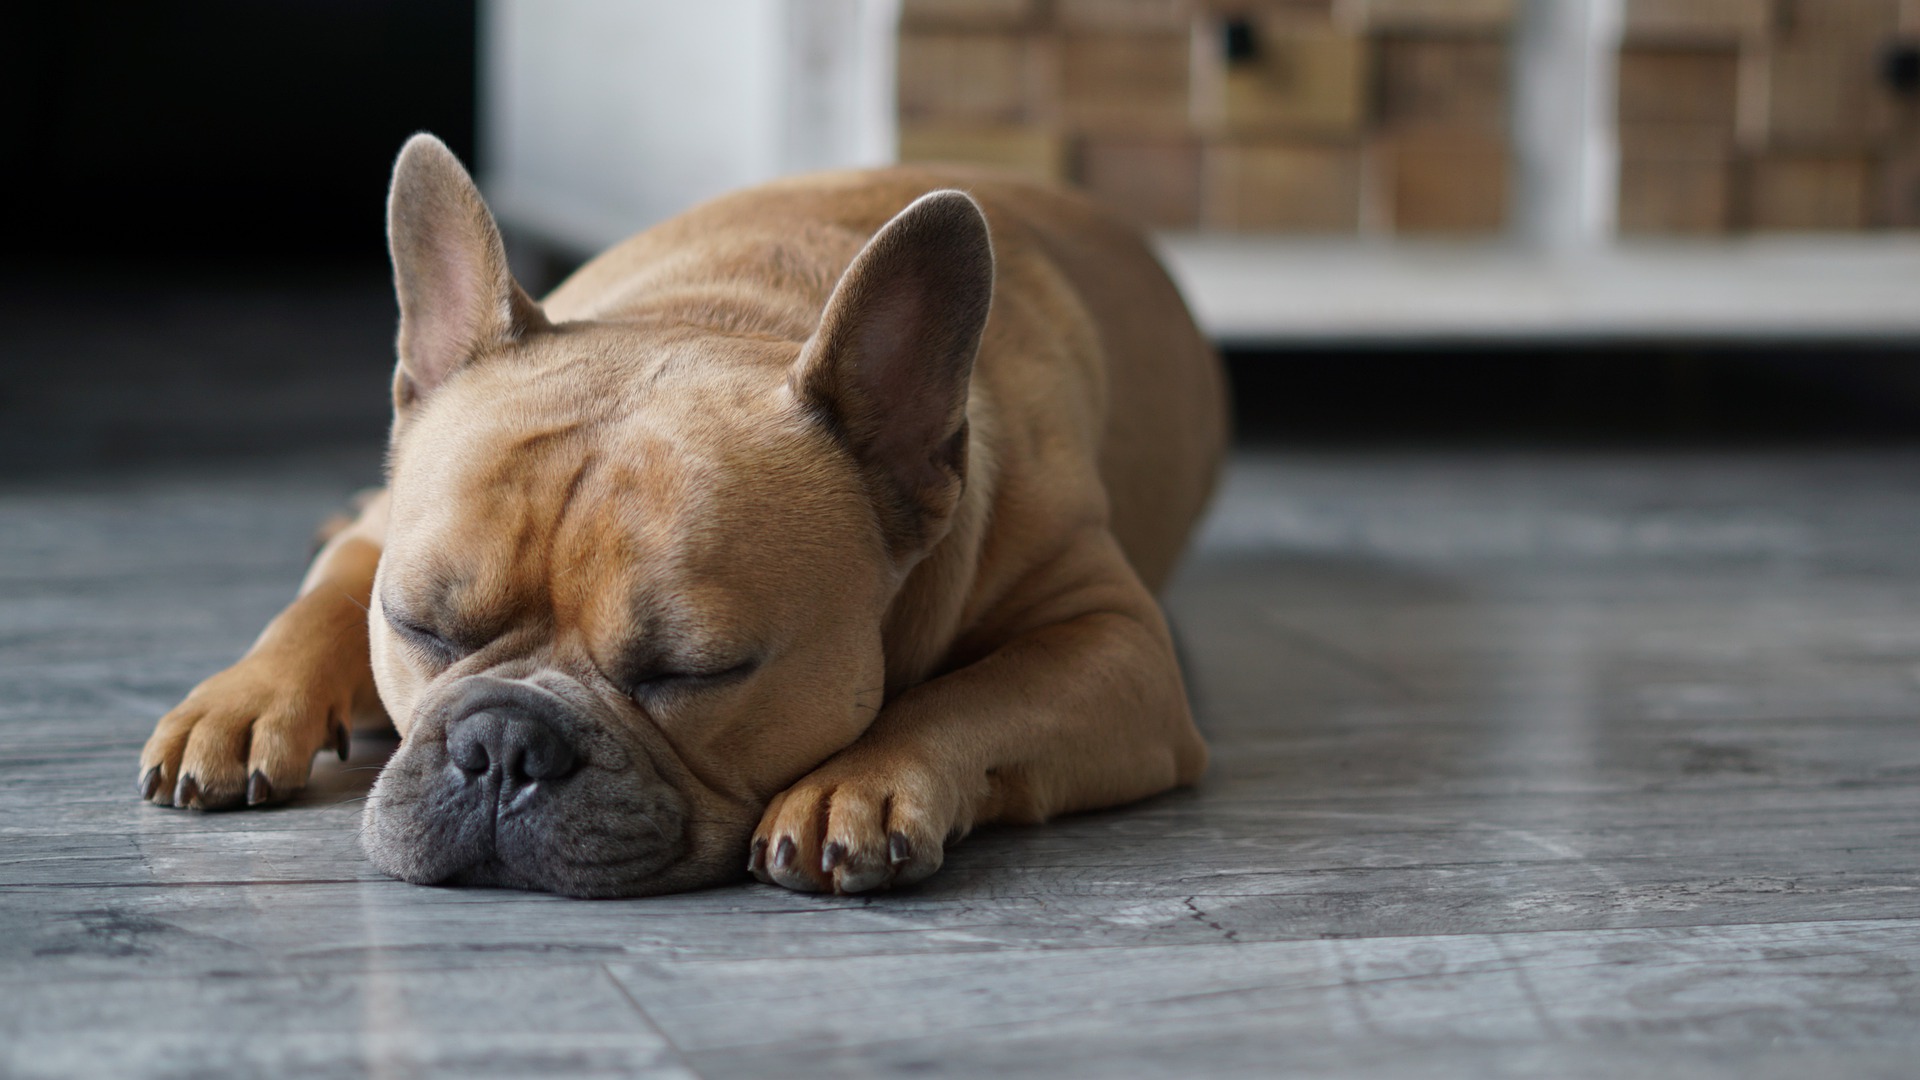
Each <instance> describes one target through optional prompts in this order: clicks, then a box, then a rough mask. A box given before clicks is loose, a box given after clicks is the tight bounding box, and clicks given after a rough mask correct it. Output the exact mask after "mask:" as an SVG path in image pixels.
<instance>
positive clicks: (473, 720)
mask: <svg viewBox="0 0 1920 1080" xmlns="http://www.w3.org/2000/svg"><path fill="white" fill-rule="evenodd" d="M447 757H448V759H449V760H451V761H452V762H453V764H454V765H455V766H456V767H458V768H459V769H460V770H461V771H462V772H464V773H466V774H467V775H468V776H470V777H479V776H483V775H486V774H487V773H489V772H491V773H495V774H496V775H497V778H498V779H500V780H502V781H504V782H506V783H509V784H527V783H532V782H533V781H536V780H558V779H560V778H561V777H563V776H566V775H568V774H569V773H571V772H573V770H574V767H575V766H576V765H577V764H578V763H579V761H578V758H577V756H576V755H575V754H574V751H573V747H572V746H570V745H568V744H567V741H566V740H565V739H563V738H561V737H560V734H559V733H558V732H556V731H554V730H553V728H552V727H551V726H549V725H548V724H547V723H546V722H545V721H543V720H541V719H539V718H538V717H536V716H533V715H532V714H530V713H526V712H523V711H521V710H519V709H491V710H487V711H483V712H476V713H472V714H470V715H468V716H466V717H463V718H462V719H461V720H459V721H458V722H457V723H455V724H454V725H453V727H452V729H451V730H449V731H448V733H447Z"/></svg>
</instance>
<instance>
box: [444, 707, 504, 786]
mask: <svg viewBox="0 0 1920 1080" xmlns="http://www.w3.org/2000/svg"><path fill="white" fill-rule="evenodd" d="M505 726H506V725H505V724H503V723H502V722H501V720H500V718H499V717H498V716H495V715H494V714H492V713H490V712H480V713H474V714H472V715H470V716H467V717H465V718H463V719H462V720H461V721H460V722H459V723H457V724H455V725H454V726H453V730H452V731H450V732H448V733H447V757H448V758H450V759H451V760H452V761H453V763H454V765H456V766H458V767H459V769H460V771H462V772H464V773H468V774H470V775H475V776H477V775H479V774H481V773H484V772H486V771H487V770H489V769H491V768H493V763H494V762H495V761H497V760H499V750H500V744H501V738H500V736H501V729H502V728H504V727H505Z"/></svg>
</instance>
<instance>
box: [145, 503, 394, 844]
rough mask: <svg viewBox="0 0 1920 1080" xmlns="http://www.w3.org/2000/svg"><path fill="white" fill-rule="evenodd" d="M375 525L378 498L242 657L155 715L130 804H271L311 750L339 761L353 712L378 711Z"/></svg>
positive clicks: (378, 529)
mask: <svg viewBox="0 0 1920 1080" xmlns="http://www.w3.org/2000/svg"><path fill="white" fill-rule="evenodd" d="M386 521H387V497H386V493H385V492H380V493H379V494H376V495H374V496H372V497H371V498H369V499H368V500H366V502H365V504H364V505H363V506H362V507H361V509H360V514H359V516H358V517H357V518H356V519H354V520H353V521H352V523H351V524H346V525H344V526H343V527H339V528H337V529H336V530H335V531H334V532H333V534H332V535H331V537H329V538H328V539H327V541H326V543H325V544H324V545H323V546H322V547H321V549H320V552H319V554H318V555H316V556H315V557H314V560H313V565H312V567H311V568H309V569H308V571H307V577H306V580H305V581H304V582H302V583H301V586H300V594H299V596H298V597H297V598H296V599H295V600H294V601H293V603H292V604H290V605H288V607H287V609H286V610H285V611H282V612H281V613H280V614H279V615H277V616H275V617H274V620H273V621H272V622H270V623H268V624H267V628H266V629H265V630H263V631H261V633H260V637H259V639H258V640H256V641H255V642H254V643H253V647H252V648H250V649H248V650H247V653H246V655H245V656H243V657H241V658H240V660H239V662H238V663H236V664H234V665H233V666H232V667H230V668H228V669H227V670H225V671H222V672H221V673H220V674H218V675H215V676H213V677H212V678H210V679H208V680H207V681H205V682H203V683H201V684H200V685H199V686H196V687H194V688H193V691H192V692H191V693H189V694H188V695H187V698H186V700H185V701H182V702H181V703H180V704H179V705H177V706H175V707H174V709H173V711H172V712H169V713H168V714H167V715H165V716H163V717H161V718H160V723H159V725H158V726H157V727H156V728H155V729H154V732H153V737H152V738H150V739H148V740H147V747H146V749H145V750H144V751H142V752H141V754H140V781H139V783H140V795H141V797H142V798H145V799H150V800H152V801H154V802H157V803H159V804H160V805H162V806H190V807H195V808H198V809H205V810H211V809H215V808H219V807H228V806H239V805H249V806H251V805H256V804H260V803H269V802H277V801H279V800H281V799H284V798H286V797H287V796H289V795H291V794H293V793H294V792H296V791H298V790H300V788H301V787H303V786H305V785H306V782H307V775H308V773H309V772H310V771H311V770H312V768H313V755H314V754H315V753H316V752H318V751H319V750H321V749H322V748H324V747H327V746H331V747H333V749H334V750H335V751H337V752H338V753H339V755H340V758H341V760H345V759H346V756H347V744H348V740H349V738H350V734H349V733H350V732H351V730H352V716H353V712H354V710H355V709H356V708H365V707H370V706H377V705H378V696H377V694H376V693H375V691H374V687H373V667H372V664H371V662H370V661H369V660H368V656H367V649H368V646H367V600H368V597H369V596H370V595H371V594H372V591H373V574H374V570H375V568H376V567H378V565H379V563H380V550H381V545H382V543H383V542H384V538H385V535H386Z"/></svg>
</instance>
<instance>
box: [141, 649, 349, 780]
mask: <svg viewBox="0 0 1920 1080" xmlns="http://www.w3.org/2000/svg"><path fill="white" fill-rule="evenodd" d="M311 683H312V679H311V676H310V674H309V673H307V672H300V671H293V672H290V671H288V670H287V668H286V666H285V665H281V664H276V663H274V662H272V661H269V660H262V659H257V658H252V657H249V658H247V659H243V660H241V661H240V662H239V663H238V664H235V665H234V666H232V667H230V668H228V669H227V670H225V671H223V672H221V673H220V674H218V675H215V676H213V677H212V678H210V679H208V680H207V681H205V682H203V683H201V684H200V685H199V686H196V687H194V688H193V692H192V693H190V694H188V695H187V699H186V700H185V701H182V702H181V703H180V704H179V705H176V706H175V707H174V708H173V711H172V712H169V713H167V715H165V716H163V717H161V718H160V723H159V725H158V726H157V727H155V728H154V731H153V736H152V737H151V738H149V739H148V740H147V747H146V749H145V750H143V751H142V752H141V754H140V780H139V784H140V797H141V798H143V799H148V800H151V801H153V802H156V803H159V804H160V805H161V806H181V807H193V808H195V809H199V810H216V809H222V808H226V807H233V806H241V805H246V806H257V805H260V804H262V803H272V802H279V801H281V800H283V799H285V798H287V797H288V796H290V795H292V794H293V793H294V792H296V791H299V790H300V789H301V788H303V787H305V786H306V783H307V776H308V774H309V773H310V772H311V771H312V768H313V755H314V754H315V753H316V752H318V751H319V750H321V749H323V748H325V747H328V746H331V747H333V749H334V751H335V752H336V753H338V754H339V755H340V760H342V761H345V760H346V759H347V751H348V742H349V739H350V738H351V736H350V734H349V731H350V728H349V726H348V725H349V724H350V723H351V720H350V716H351V708H352V695H351V692H348V693H346V694H330V693H328V692H327V691H326V690H325V689H323V688H318V687H315V686H313V685H311ZM336 698H337V700H336Z"/></svg>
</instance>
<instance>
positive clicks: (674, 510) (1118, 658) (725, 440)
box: [141, 138, 1225, 895]
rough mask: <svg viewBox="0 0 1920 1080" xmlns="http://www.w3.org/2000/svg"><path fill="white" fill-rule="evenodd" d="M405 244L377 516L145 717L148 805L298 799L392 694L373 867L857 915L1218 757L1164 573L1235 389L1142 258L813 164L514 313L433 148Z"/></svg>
mask: <svg viewBox="0 0 1920 1080" xmlns="http://www.w3.org/2000/svg"><path fill="white" fill-rule="evenodd" d="M956 187H957V188H964V189H965V190H966V191H967V192H968V193H969V194H970V195H971V198H968V197H967V196H965V195H961V194H959V193H958V192H955V191H951V190H944V191H943V190H941V189H949V188H956ZM929 193H932V194H929ZM983 213H984V219H983V218H982V214H983ZM988 223H990V232H989V225H988ZM391 231H392V237H393V246H394V257H395V267H396V281H397V285H398V290H399V293H400V300H401V312H402V322H401V335H400V354H401V365H400V369H399V371H398V373H397V375H396V386H395V403H396V417H395V425H394V440H393V454H392V463H391V469H390V485H389V488H388V490H387V491H386V492H385V493H383V494H382V495H381V496H379V497H378V498H376V499H375V500H374V501H373V502H372V503H371V504H370V505H368V506H367V507H366V508H365V510H364V512H363V513H362V514H361V517H360V519H359V520H358V521H357V522H355V523H354V524H353V525H352V526H350V527H349V528H347V529H345V530H343V531H342V532H340V533H339V534H338V535H336V536H335V537H334V538H333V539H332V540H331V541H330V542H329V543H328V545H327V546H326V548H325V549H323V551H322V553H321V555H320V557H319V558H318V559H317V560H316V562H315V565H314V569H313V570H312V571H311V572H310V574H309V576H308V580H307V582H306V584H305V585H304V586H303V588H302V592H301V596H300V598H299V599H298V600H296V601H295V603H294V604H293V606H292V607H290V608H289V609H288V610H287V611H286V612H285V613H283V614H282V615H281V616H280V617H279V618H278V619H276V620H275V622H274V623H273V624H272V625H270V626H269V627H268V629H267V631H266V632H265V633H264V634H263V635H262V638H261V640H260V642H259V643H258V644H256V646H255V647H254V649H253V650H252V651H251V652H249V654H248V655H247V656H246V657H245V658H243V659H242V660H241V661H240V662H239V663H238V664H236V665H235V667H234V668H232V669H229V670H228V671H227V672H224V673H222V674H221V675H218V676H215V677H214V678H212V679H209V680H208V681H207V682H206V683H204V684H202V685H201V686H200V687H199V688H197V689H196V690H195V691H194V692H193V694H192V695H190V696H189V697H188V699H187V700H186V701H185V702H184V703H182V705H181V706H180V707H179V708H177V709H175V710H174V711H173V712H172V713H169V714H168V716H167V717H165V718H164V719H163V720H162V721H161V723H160V726H159V729H158V730H157V731H156V732H155V734H154V737H153V739H152V740H151V741H150V743H149V744H148V747H147V750H146V753H145V755H144V757H143V760H142V766H141V767H142V790H143V793H144V794H145V795H146V796H147V797H149V798H152V799H155V800H156V801H159V802H162V803H171V804H173V805H194V806H215V805H233V804H236V803H239V802H240V801H241V800H242V799H244V800H245V801H246V802H248V803H249V804H251V803H256V802H266V801H271V800H274V799H277V798H280V797H284V796H285V795H286V794H289V793H291V792H292V791H293V790H296V789H297V788H298V787H299V786H300V784H301V783H303V782H304V779H305V776H306V770H307V766H308V763H309V762H310V760H311V757H312V754H313V753H314V751H315V750H316V749H318V748H320V747H321V746H323V745H325V744H326V743H327V742H328V741H329V740H330V739H331V740H334V741H335V742H336V743H337V744H340V745H342V746H343V745H344V738H345V724H346V717H347V715H348V714H349V711H350V710H351V709H352V708H353V707H354V706H355V704H356V703H360V704H366V703H369V702H371V701H372V700H373V698H374V696H375V690H376V687H377V691H378V699H379V701H380V703H382V704H383V705H384V706H385V709H386V711H387V712H388V713H389V715H390V716H391V717H392V718H393V720H394V722H395V724H396V726H397V727H398V728H399V730H400V732H401V734H402V735H403V737H404V739H403V744H402V746H401V749H400V750H399V752H398V753H396V755H395V756H394V759H393V761H392V762H391V763H390V764H389V765H388V767H387V769H386V770H385V772H383V774H382V776H381V779H380V781H379V783H378V785H377V786H376V788H375V792H374V798H373V799H372V800H371V802H370V804H369V809H368V816H367V826H366V844H367V848H368V852H369V854H370V855H371V856H372V858H373V859H374V861H375V863H376V864H378V865H379V866H380V867H381V868H382V869H384V870H387V871H388V872H390V873H393V874H395V875H397V876H400V877H403V878H406V879H408V880H413V881H464V882H476V883H496V884H508V885H518V886H524V887H536V888H547V889H553V890H555V891H560V892H568V893H574V894H583V895H606V894H630V893H642V892H658V891H666V890H670V889H678V888H688V887H693V886H697V885H702V884H707V883H712V882H715V881H719V880H724V879H726V878H727V877H728V876H730V875H731V874H737V873H738V872H739V867H740V866H741V865H742V864H748V865H749V866H750V869H751V870H752V871H753V872H754V873H755V874H756V875H758V876H759V877H760V878H761V879H762V880H766V881H772V882H777V883H779V884H783V885H786V886H789V887H792V888H799V889H814V890H823V889H835V890H840V891H859V890H864V889H871V888H875V887H879V886H883V885H886V884H890V883H904V882H908V881H913V880H917V879H918V878H920V877H924V876H925V875H926V874H928V873H931V872H932V871H933V870H934V869H937V868H938V866H939V865H940V861H941V857H942V849H943V845H944V843H945V842H947V841H949V840H950V839H953V838H956V837H958V836H960V835H962V834H964V833H965V832H966V831H967V830H968V829H969V828H971V827H972V826H973V825H975V824H981V823H986V822H992V821H1017V822H1036V821H1040V820H1042V819H1045V818H1047V817H1049V816H1051V815H1053V814H1057V813H1062V812H1067V811H1072V810H1079V809H1088V808H1093V807H1099V806H1108V805H1113V804H1116V803H1120V802H1124V801H1127V800H1131V799H1136V798H1139V797H1142V796H1145V795H1148V794H1152V793H1154V792H1157V791H1161V790H1164V789H1166V788H1169V787H1172V786H1174V785H1176V784H1181V783H1186V782H1190V781H1192V780H1193V779H1195V778H1196V777H1197V776H1198V775H1199V773H1200V771H1201V770H1202V768H1203V767H1204V763H1205V749H1204V746H1203V744H1202V743H1201V741H1200V739H1199V737H1198V735H1197V733H1196V732H1195V731H1194V728H1193V724H1192V720H1191V717H1190V715H1189V712H1188V708H1187V704H1186V699H1185V692H1184V688H1183V685H1182V682H1181V677H1180V672H1179V668H1178V665H1177V663H1176V661H1175V659H1174V655H1173V649H1172V645H1171V641H1170V638H1169V636H1168V632H1167V629H1166V626H1165V623H1164V621H1163V619H1162V617H1161V614H1160V611H1159V609H1158V606H1157V604H1156V603H1155V601H1154V599H1153V590H1154V589H1156V588H1158V587H1159V585H1160V584H1161V583H1162V581H1163V580H1164V579H1165V577H1166V575H1167V574H1168V573H1169V572H1170V570H1171V569H1172V567H1173V564H1174V562H1175V560H1176V559H1177V557H1178V555H1179V552H1180V549H1181V547H1182V545H1183V543H1184V541H1185V539H1186V536H1187V534H1188V532H1189V530H1190V529H1191V527H1192V525H1193V523H1194V522H1195V520H1196V519H1197V517H1198V515H1199V513H1200V511H1201V509H1202V507H1203V505H1204V503H1205V501H1206V498H1207V495H1208V493H1209V491H1210V489H1211V487H1212V484H1213V480H1214V476H1215V473H1216V471H1217V468H1218V466H1219V460H1220V457H1221V453H1222V450H1223V445H1224V428H1225V416H1224V395H1223V390H1222V386H1221V381H1220V375H1219V371H1218V364H1217V360H1216V359H1215V357H1214V355H1213V353H1212V351H1211V349H1210V348H1209V347H1208V346H1207V344H1206V343H1205V342H1204V341H1203V340H1202V338H1201V337H1200V335H1199V334H1198V332H1197V331H1196V330H1195V328H1194V326H1193V323H1192V320H1191V319H1190V318H1189V316H1188V314H1187V312H1186V310H1185V308H1184V307H1183V305H1182V304H1181V301H1180V299H1179V296H1178V294H1177V292H1176V291H1175V290H1174V288H1173V286H1172V285H1171V283H1170V282H1169V281H1168V280H1167V278H1166V276H1165V274H1164V273H1163V271H1162V270H1161V269H1160V267H1159V266H1158V264H1157V263H1156V262H1155V261H1154V259H1153V257H1152V255H1151V253H1150V252H1149V251H1148V250H1147V248H1146V247H1145V246H1144V244H1142V243H1141V241H1140V240H1139V238H1138V237H1137V236H1136V235H1135V234H1134V233H1133V232H1132V231H1131V230H1129V229H1128V228H1126V227H1125V226H1122V225H1120V224H1118V223H1116V222H1115V221H1114V220H1113V219H1111V218H1109V217H1108V216H1106V215H1105V214H1104V213H1102V212H1100V211H1098V210H1097V209H1095V208H1093V207H1092V206H1091V205H1089V204H1088V203H1086V202H1085V201H1083V200H1081V199H1079V198H1077V197H1074V196H1071V195H1067V194H1065V193H1061V192H1056V191H1052V190H1049V189H1045V188H1040V187H1037V186H1031V185H1027V184H1023V183H1019V182H1015V181H1011V180H1008V179H1005V178H1000V177H994V176H991V175H987V174H972V173H961V172H954V171H935V170H923V169H909V168H900V169H888V170H879V171H872V172H857V173H841V174H828V175H821V176H814V177H807V178H801V179H797V180H792V181H786V182H782V183H777V184H773V185H769V186H766V187H762V188H758V189H754V190H752V191H748V192H744V193H741V194H738V195H734V196H730V197H727V198H724V199H721V200H718V201H715V202H713V203H709V204H707V205H705V206H702V207H699V208H697V209H695V210H693V211H690V212H689V213H687V214H684V215H682V216H680V217H678V218H675V219H673V220H671V221H669V222H666V223H664V224H662V225H660V226H657V227H656V228H654V229H652V230H650V231H648V232H646V233H643V234H642V235H640V236H638V237H635V238H634V239H632V240H629V241H627V242H625V243H623V244H621V245H619V246H617V247H615V248H613V249H612V250H611V251H609V252H607V253H606V254H604V255H602V256H601V257H599V258H598V259H596V260H594V261H593V262H592V263H589V264H588V265H587V266H586V267H584V268H583V269H582V270H580V271H579V272H578V273H577V274H575V275H574V276H573V277H572V278H571V279H569V280H568V281H567V282H566V283H565V284H563V285H562V286H561V287H560V288H559V289H558V290H556V291H555V292H554V293H553V294H552V295H551V296H550V297H548V298H547V300H546V301H545V302H544V304H542V305H534V304H533V302H532V301H530V300H528V299H527V298H526V297H525V295H524V294H523V293H521V292H520V290H519V288H518V286H516V285H514V284H513V282H512V280H511V278H510V276H508V275H507V273H506V270H505V262H504V256H503V254H502V252H501V249H500V243H499V237H498V233H497V230H495V228H494V226H493V224H492V220H491V217H490V216H489V215H488V214H487V212H486V210H485V208H484V206H483V205H482V204H481V203H480V201H479V197H478V194H477V192H475V191H474V190H473V189H472V185H471V182H470V181H469V180H468V179H467V178H466V175H465V173H464V171H463V170H461V169H460V167H459V165H458V163H457V162H455V161H454V160H453V159H452V157H451V155H449V154H447V153H446V151H445V148H444V147H442V146H440V145H439V144H438V143H437V142H434V141H432V140H431V139H426V138H417V139H416V140H415V141H414V142H413V143H410V144H409V146H408V148H407V150H406V151H404V152H403V154H402V156H401V161H400V164H399V166H398V167H397V169H396V174H395V185H394V195H393V201H392V221H391ZM989 237H990V239H989ZM989 300H990V303H991V308H990V310H991V313H990V314H989ZM976 356H977V360H976ZM362 604H365V605H367V607H368V608H369V609H370V610H371V613H372V614H371V618H370V619H369V618H368V617H367V615H366V614H364V613H363V612H362V610H361V608H360V606H359V605H362Z"/></svg>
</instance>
